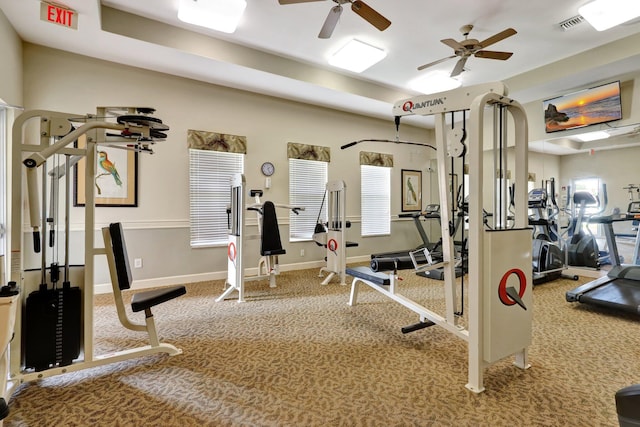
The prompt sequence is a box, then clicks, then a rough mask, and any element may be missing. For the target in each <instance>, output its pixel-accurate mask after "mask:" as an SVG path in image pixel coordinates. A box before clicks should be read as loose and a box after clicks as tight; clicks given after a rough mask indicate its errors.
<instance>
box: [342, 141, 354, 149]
mask: <svg viewBox="0 0 640 427" xmlns="http://www.w3.org/2000/svg"><path fill="white" fill-rule="evenodd" d="M357 143H358V141H353V142H350V143H348V144H344V145H343V146H342V147H340V149H341V150H344V149H345V148H349V147H353V146H354V145H356V144H357Z"/></svg>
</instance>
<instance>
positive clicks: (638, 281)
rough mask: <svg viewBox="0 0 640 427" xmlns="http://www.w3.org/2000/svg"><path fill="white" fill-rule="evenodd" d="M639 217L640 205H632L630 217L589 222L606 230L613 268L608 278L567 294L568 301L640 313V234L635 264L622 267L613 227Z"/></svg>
mask: <svg viewBox="0 0 640 427" xmlns="http://www.w3.org/2000/svg"><path fill="white" fill-rule="evenodd" d="M638 218H640V204H639V203H638V202H632V203H630V204H629V209H628V212H627V214H625V215H622V216H611V215H609V216H601V217H592V218H591V219H590V220H589V222H590V223H595V224H602V225H603V227H604V232H605V237H606V239H607V246H608V247H609V255H610V257H611V263H612V267H611V270H609V272H608V273H607V275H606V276H602V277H600V278H598V279H596V280H594V281H591V282H589V283H585V284H584V285H581V286H578V287H577V288H575V289H573V290H570V291H568V292H567V293H566V299H567V301H568V302H576V301H577V302H581V303H584V304H592V305H597V306H601V307H607V308H610V309H613V310H619V311H623V312H627V313H634V314H640V265H639V264H640V260H639V259H638V255H639V254H638V249H639V246H640V232H639V233H638V234H636V242H635V248H634V253H633V264H629V265H626V264H621V263H620V256H619V255H618V246H617V244H616V239H615V234H614V231H613V224H614V223H616V222H621V221H634V220H638Z"/></svg>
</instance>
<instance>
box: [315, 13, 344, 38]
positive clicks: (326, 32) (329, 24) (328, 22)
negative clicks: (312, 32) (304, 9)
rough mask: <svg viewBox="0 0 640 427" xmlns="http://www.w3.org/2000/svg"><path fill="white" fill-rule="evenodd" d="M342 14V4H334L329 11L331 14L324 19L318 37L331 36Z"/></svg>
mask: <svg viewBox="0 0 640 427" xmlns="http://www.w3.org/2000/svg"><path fill="white" fill-rule="evenodd" d="M340 15H342V6H340V5H337V6H333V7H332V8H331V10H330V11H329V15H327V19H325V20H324V25H322V28H321V29H320V34H318V38H320V39H328V38H330V37H331V34H333V30H335V28H336V25H338V20H339V19H340Z"/></svg>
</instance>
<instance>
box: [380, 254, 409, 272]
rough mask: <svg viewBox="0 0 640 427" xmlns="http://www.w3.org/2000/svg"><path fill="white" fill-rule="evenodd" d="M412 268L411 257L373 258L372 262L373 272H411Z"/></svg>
mask: <svg viewBox="0 0 640 427" xmlns="http://www.w3.org/2000/svg"><path fill="white" fill-rule="evenodd" d="M412 268H413V262H412V261H411V258H410V257H409V255H407V256H406V257H395V258H373V259H372V260H371V270H373V271H391V270H410V269H412Z"/></svg>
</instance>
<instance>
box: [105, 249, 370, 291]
mask: <svg viewBox="0 0 640 427" xmlns="http://www.w3.org/2000/svg"><path fill="white" fill-rule="evenodd" d="M369 259H370V257H369V256H368V255H362V256H357V257H349V258H348V259H347V262H348V263H349V262H364V261H368V260H369ZM325 265H326V263H325V262H324V261H307V262H299V263H295V264H285V265H280V272H285V271H295V270H306V269H309V268H320V267H324V266H325ZM245 273H246V274H247V275H248V276H251V275H256V274H258V267H253V268H247V269H246V270H245ZM226 277H227V272H226V271H215V272H210V273H198V274H187V275H183V276H169V277H157V278H153V279H142V280H134V281H133V284H132V285H131V289H134V290H135V289H148V288H157V287H161V286H173V285H181V284H184V283H196V282H206V281H210V280H222V279H225V278H226ZM93 292H94V293H95V294H110V293H112V292H113V291H112V289H111V283H101V284H96V285H95V286H94V291H93Z"/></svg>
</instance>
